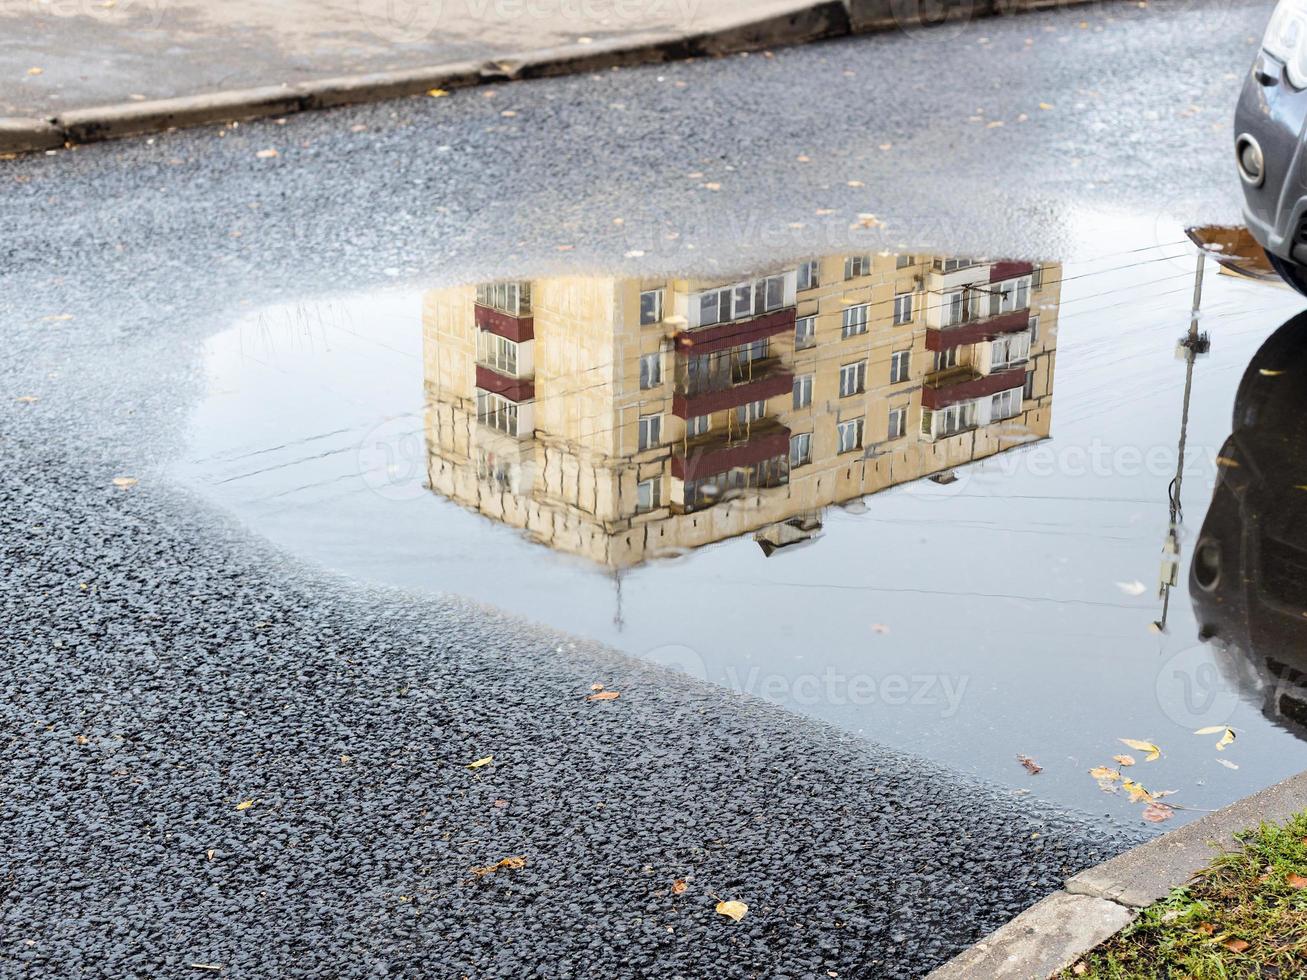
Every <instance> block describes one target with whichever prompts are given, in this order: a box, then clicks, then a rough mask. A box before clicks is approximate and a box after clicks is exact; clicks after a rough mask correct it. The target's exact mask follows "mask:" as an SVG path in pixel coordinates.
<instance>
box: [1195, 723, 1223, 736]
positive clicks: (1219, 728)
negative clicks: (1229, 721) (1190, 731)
mask: <svg viewBox="0 0 1307 980" xmlns="http://www.w3.org/2000/svg"><path fill="white" fill-rule="evenodd" d="M1223 731H1225V726H1224V725H1208V726H1207V727H1206V728H1200V729H1198V731H1196V732H1194V734H1195V735H1215V734H1216V733H1217V732H1223Z"/></svg>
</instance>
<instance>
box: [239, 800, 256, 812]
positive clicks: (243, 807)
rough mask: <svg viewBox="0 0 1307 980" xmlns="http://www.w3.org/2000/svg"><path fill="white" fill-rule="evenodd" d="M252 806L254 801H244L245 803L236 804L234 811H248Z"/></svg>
mask: <svg viewBox="0 0 1307 980" xmlns="http://www.w3.org/2000/svg"><path fill="white" fill-rule="evenodd" d="M252 806H254V801H253V800H245V801H243V802H241V803H237V804H236V809H237V810H248V809H249V808H250V807H252Z"/></svg>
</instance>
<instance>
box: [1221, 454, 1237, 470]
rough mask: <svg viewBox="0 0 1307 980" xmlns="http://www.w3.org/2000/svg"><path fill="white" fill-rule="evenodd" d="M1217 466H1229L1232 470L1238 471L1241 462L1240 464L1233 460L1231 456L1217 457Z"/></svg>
mask: <svg viewBox="0 0 1307 980" xmlns="http://www.w3.org/2000/svg"><path fill="white" fill-rule="evenodd" d="M1216 465H1217V466H1228V467H1229V468H1230V469H1232V470H1237V469H1238V468H1239V462H1238V460H1233V459H1231V458H1230V457H1229V456H1217V457H1216Z"/></svg>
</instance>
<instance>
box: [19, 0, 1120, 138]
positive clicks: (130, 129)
mask: <svg viewBox="0 0 1307 980" xmlns="http://www.w3.org/2000/svg"><path fill="white" fill-rule="evenodd" d="M942 2H943V7H944V9H945V14H944V16H943V18H942V20H941V18H938V17H934V18H931V20H930V21H929V22H927V21H926V20H924V19H923V17H922V15H921V9H920V8H921V4H922V0H795V2H794V4H793V6H792V8H791V9H789V10H787V11H785V12H783V13H780V14H772V15H769V16H766V17H762V18H758V17H754V16H746V17H742V18H736V19H733V20H724V21H723V22H721V23H720V24H718V25H717V26H715V27H713V28H712V29H710V30H706V31H698V32H685V33H654V32H650V33H643V34H628V35H625V36H623V37H621V38H617V39H613V40H609V41H604V42H600V43H597V44H574V45H567V46H564V47H557V48H550V49H546V50H541V51H532V52H526V53H523V54H510V55H506V56H504V57H502V58H496V59H493V60H490V61H485V62H457V63H453V64H443V65H431V66H426V67H420V68H411V69H403V70H399V71H391V72H379V73H371V74H364V75H352V76H346V77H341V78H325V79H320V80H314V81H311V82H304V83H300V84H296V85H276V86H265V87H262V88H252V89H237V90H232V91H226V92H217V93H212V94H207V95H194V96H184V97H181V98H175V99H159V100H154V101H147V102H128V103H121V104H115V105H106V106H96V107H92V108H85V109H75V110H70V111H68V112H65V113H61V114H60V115H58V116H54V117H52V118H50V119H29V118H0V153H25V152H32V151H40V150H48V149H53V148H55V147H59V146H63V145H65V144H74V143H91V142H96V141H98V140H106V139H115V138H118V137H124V136H140V135H142V134H145V133H157V132H161V131H164V130H169V129H177V128H182V127H186V126H201V125H205V124H211V123H217V122H231V121H234V120H245V119H257V118H261V117H265V116H283V115H288V114H290V113H292V112H302V111H306V110H310V109H325V108H330V107H332V106H341V105H350V104H355V103H363V102H376V101H380V100H383V99H394V98H401V97H404V96H410V95H420V94H422V93H424V92H427V91H429V90H430V89H433V88H440V89H445V90H447V91H448V90H453V89H459V88H467V87H469V86H473V85H481V84H488V83H494V82H506V81H516V80H518V79H528V78H548V77H553V76H559V75H568V74H575V73H579V72H585V71H598V70H602V69H608V68H613V67H620V66H628V65H639V64H650V63H658V62H666V61H675V60H682V59H685V58H696V57H712V56H719V55H727V54H737V53H739V52H743V51H757V50H761V49H763V48H770V47H779V46H782V45H791V44H804V43H807V42H810V41H819V40H825V39H828V38H836V37H844V36H847V35H850V34H862V33H872V32H880V31H888V30H896V29H898V30H904V31H916V30H934V29H937V27H942V28H944V29H947V28H948V27H949V26H950V25H952V26H953V27H954V28H956V27H957V26H960V25H963V24H965V23H968V22H970V21H971V20H973V19H977V18H982V17H992V16H1000V15H1008V14H1012V13H1016V12H1019V11H1023V10H1033V9H1041V8H1046V7H1069V6H1078V5H1081V4H1086V3H1093V2H1095V0H942ZM933 6H934V7H935V9H938V6H937V5H933Z"/></svg>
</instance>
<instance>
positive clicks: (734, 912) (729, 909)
mask: <svg viewBox="0 0 1307 980" xmlns="http://www.w3.org/2000/svg"><path fill="white" fill-rule="evenodd" d="M748 911H749V906H747V905H745V904H744V903H743V902H718V903H717V914H718V915H724V916H726V917H727V918H731V919H734V920H735V921H736V922H739V921H740V920H741V919H743V918H744V914H745V913H746V912H748Z"/></svg>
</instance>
